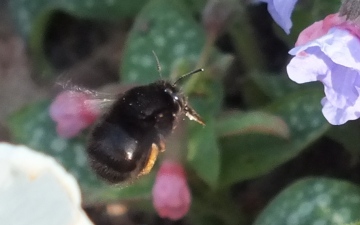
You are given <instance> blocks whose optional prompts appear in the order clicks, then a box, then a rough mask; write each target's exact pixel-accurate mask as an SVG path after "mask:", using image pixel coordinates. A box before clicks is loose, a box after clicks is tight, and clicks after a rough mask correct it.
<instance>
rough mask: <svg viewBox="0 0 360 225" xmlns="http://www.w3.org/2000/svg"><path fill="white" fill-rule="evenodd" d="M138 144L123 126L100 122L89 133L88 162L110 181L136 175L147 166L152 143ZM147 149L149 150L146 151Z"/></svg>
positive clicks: (117, 181)
mask: <svg viewBox="0 0 360 225" xmlns="http://www.w3.org/2000/svg"><path fill="white" fill-rule="evenodd" d="M143 145H144V142H142V145H141V144H139V142H138V140H136V139H135V138H133V137H131V136H130V135H129V134H128V132H127V131H126V130H124V129H123V127H122V126H119V125H118V124H112V123H108V122H102V123H99V124H98V125H97V126H96V127H95V128H94V130H93V132H92V133H91V135H90V142H89V145H88V148H87V151H88V155H89V162H90V165H91V167H92V168H93V169H94V170H95V171H96V173H97V174H98V175H99V176H101V177H102V178H104V179H105V180H107V181H109V182H111V183H119V182H121V181H124V180H127V179H130V178H133V177H135V176H137V175H138V174H139V173H140V171H141V169H142V168H143V167H144V166H145V164H146V161H147V159H148V157H149V154H150V146H151V144H146V145H149V146H148V147H146V146H143ZM145 151H146V152H145Z"/></svg>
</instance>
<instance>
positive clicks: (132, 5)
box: [9, 0, 148, 38]
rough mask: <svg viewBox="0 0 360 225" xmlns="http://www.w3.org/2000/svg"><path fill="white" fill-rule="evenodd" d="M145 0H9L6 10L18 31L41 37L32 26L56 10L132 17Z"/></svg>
mask: <svg viewBox="0 0 360 225" xmlns="http://www.w3.org/2000/svg"><path fill="white" fill-rule="evenodd" d="M146 2H148V0H121V1H119V0H104V1H96V0H77V1H73V0H63V1H57V0H31V1H26V0H12V1H9V9H10V12H11V14H12V17H13V18H14V21H15V24H16V26H17V27H18V29H19V31H20V33H21V34H22V35H23V36H24V37H25V38H29V37H30V35H31V34H32V35H33V36H41V37H42V36H44V35H45V33H34V32H35V30H34V29H33V28H34V27H36V26H38V24H42V25H47V24H48V23H49V19H50V18H51V17H50V16H46V17H44V16H43V15H45V14H52V13H54V12H55V11H63V12H66V13H68V14H70V15H73V16H75V17H81V18H90V19H101V20H119V19H122V18H126V17H133V16H135V15H136V13H137V12H138V11H139V10H140V9H141V7H142V6H143V5H144V4H145V3H146Z"/></svg>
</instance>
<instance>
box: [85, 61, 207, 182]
mask: <svg viewBox="0 0 360 225" xmlns="http://www.w3.org/2000/svg"><path fill="white" fill-rule="evenodd" d="M158 70H159V72H160V67H159V64H158ZM200 71H203V69H197V70H194V71H192V72H190V73H187V74H185V75H183V76H181V77H180V78H179V79H178V80H176V81H175V82H174V83H170V82H169V81H166V80H162V79H161V80H159V81H156V82H154V83H150V84H148V85H144V86H138V87H134V88H132V89H130V90H128V91H126V92H125V93H123V95H121V96H120V97H119V98H118V99H117V100H115V102H114V103H113V104H112V106H111V107H110V108H109V109H108V110H107V112H105V113H104V114H103V115H102V117H101V118H100V119H99V120H98V122H97V123H96V124H95V125H94V127H93V129H92V131H91V132H90V136H89V141H88V145H87V154H88V159H89V162H90V165H91V167H92V168H93V170H94V171H95V172H96V173H97V174H98V175H99V176H100V177H101V178H103V179H104V180H106V181H108V182H109V183H113V184H117V183H121V182H124V181H128V180H133V179H134V178H137V177H139V176H141V175H144V174H147V173H149V172H150V170H151V169H152V167H153V165H154V163H155V161H156V158H157V155H158V153H159V152H163V151H165V142H164V141H165V138H166V137H167V136H168V135H169V134H171V132H172V131H173V129H174V128H175V125H176V121H177V119H178V117H179V115H181V114H185V115H186V116H187V117H188V118H189V119H190V120H194V121H196V122H198V123H199V124H202V125H204V121H203V120H202V119H201V117H200V116H199V115H198V114H197V113H196V111H195V110H194V109H193V108H192V107H191V106H190V105H189V103H188V101H187V98H186V96H184V94H182V93H181V92H180V90H179V88H178V87H177V83H178V82H179V81H180V80H182V79H183V78H185V77H188V76H190V75H192V74H195V73H198V72H200Z"/></svg>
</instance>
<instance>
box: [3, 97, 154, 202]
mask: <svg viewBox="0 0 360 225" xmlns="http://www.w3.org/2000/svg"><path fill="white" fill-rule="evenodd" d="M49 105H50V102H49V101H42V102H38V103H36V104H32V105H29V106H28V107H25V108H23V109H21V110H20V111H18V112H16V113H15V114H13V115H12V116H11V117H10V119H9V127H10V130H11V133H12V135H13V138H14V141H16V142H17V143H21V144H24V145H27V146H29V147H31V148H33V149H35V150H38V151H41V152H43V153H45V154H47V155H51V156H53V157H54V158H55V159H56V160H57V161H58V162H59V163H61V164H62V165H63V166H64V167H65V168H66V170H67V171H69V172H70V173H71V174H73V175H74V176H75V178H76V179H77V180H78V182H79V183H80V187H81V189H82V191H83V192H84V197H85V201H86V202H97V201H108V200H111V201H113V200H116V199H129V198H143V197H144V196H148V195H149V193H151V186H152V181H153V176H152V178H151V176H150V177H149V178H146V179H145V180H142V178H140V179H139V180H137V181H134V185H130V184H124V185H122V186H110V185H108V184H105V183H104V182H102V181H101V180H100V179H99V178H97V177H96V176H95V174H94V172H93V171H92V170H91V168H90V167H89V165H88V163H87V156H86V153H85V138H84V137H83V136H80V137H76V138H73V139H62V138H60V137H59V136H58V135H57V133H56V127H55V123H54V122H53V121H52V119H51V118H50V115H49V112H48V108H49ZM145 177H146V176H145Z"/></svg>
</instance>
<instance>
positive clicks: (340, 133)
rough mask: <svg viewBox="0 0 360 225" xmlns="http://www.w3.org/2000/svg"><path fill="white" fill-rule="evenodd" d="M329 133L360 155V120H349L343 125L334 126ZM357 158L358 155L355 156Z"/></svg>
mask: <svg viewBox="0 0 360 225" xmlns="http://www.w3.org/2000/svg"><path fill="white" fill-rule="evenodd" d="M327 135H328V136H329V137H330V138H332V139H333V140H335V141H337V142H339V143H340V144H342V146H343V147H344V148H345V149H346V150H348V151H349V152H350V153H352V154H354V155H360V147H359V146H360V138H359V137H360V125H359V121H348V122H347V123H345V124H343V125H341V126H332V127H331V129H330V130H329V132H328V133H327ZM354 159H355V160H356V159H357V157H354Z"/></svg>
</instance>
